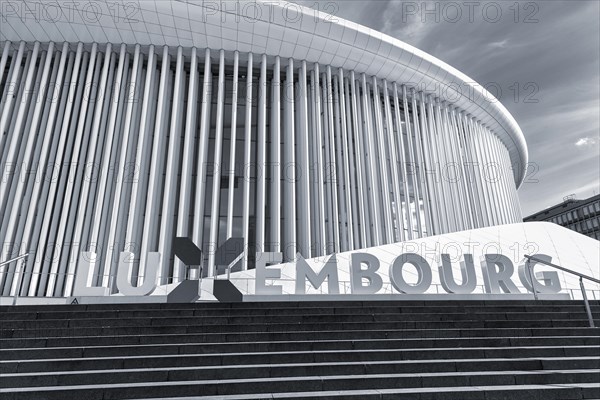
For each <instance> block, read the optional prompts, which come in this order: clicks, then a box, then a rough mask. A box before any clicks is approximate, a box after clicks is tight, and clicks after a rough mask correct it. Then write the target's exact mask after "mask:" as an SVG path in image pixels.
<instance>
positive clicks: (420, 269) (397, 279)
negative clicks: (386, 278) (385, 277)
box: [390, 253, 432, 294]
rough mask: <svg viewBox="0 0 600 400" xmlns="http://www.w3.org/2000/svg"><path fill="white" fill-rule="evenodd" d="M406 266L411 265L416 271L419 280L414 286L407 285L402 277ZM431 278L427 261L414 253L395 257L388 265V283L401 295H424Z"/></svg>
mask: <svg viewBox="0 0 600 400" xmlns="http://www.w3.org/2000/svg"><path fill="white" fill-rule="evenodd" d="M406 264H412V265H414V266H415V268H416V269H417V273H418V275H419V280H418V282H417V283H416V284H415V285H410V284H408V283H407V282H406V281H405V280H404V277H403V276H402V270H403V269H404V265H406ZM431 278H432V277H431V266H430V265H429V263H428V262H427V260H425V259H424V258H423V257H421V256H420V255H418V254H415V253H406V254H402V255H400V256H398V257H396V259H395V260H394V261H393V262H392V264H391V265H390V282H391V283H392V286H393V287H394V288H395V289H396V290H397V291H399V292H401V293H406V294H419V293H425V292H426V291H427V289H429V286H431Z"/></svg>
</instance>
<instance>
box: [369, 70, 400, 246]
mask: <svg viewBox="0 0 600 400" xmlns="http://www.w3.org/2000/svg"><path fill="white" fill-rule="evenodd" d="M373 104H374V106H375V107H374V110H373V111H374V117H375V118H374V119H375V127H376V130H375V135H374V136H375V140H376V141H377V147H378V149H377V152H378V153H379V166H380V167H379V171H380V173H379V175H380V179H379V181H380V182H381V189H380V191H379V193H380V195H381V200H382V203H383V212H384V220H383V223H382V225H383V226H382V233H383V235H382V239H383V244H387V243H392V242H394V240H395V238H394V222H393V221H394V216H393V214H392V197H391V192H392V190H391V188H392V186H391V185H390V180H389V176H388V156H387V152H386V147H387V146H386V145H385V136H386V135H385V132H384V128H383V116H382V110H381V97H380V95H379V84H378V82H377V78H376V77H373Z"/></svg>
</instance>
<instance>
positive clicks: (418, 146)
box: [410, 88, 431, 236]
mask: <svg viewBox="0 0 600 400" xmlns="http://www.w3.org/2000/svg"><path fill="white" fill-rule="evenodd" d="M410 93H411V105H412V113H413V121H414V136H415V137H414V143H413V144H414V147H413V149H414V151H415V160H416V168H415V176H416V177H417V183H418V186H419V193H420V195H421V202H422V209H421V204H417V211H418V213H417V218H418V219H419V221H421V236H424V235H425V231H427V235H428V236H430V235H431V220H430V218H429V201H428V198H429V192H428V190H427V180H426V177H425V162H424V159H423V152H422V131H421V129H422V122H423V116H422V115H420V113H419V109H418V107H417V93H416V92H415V89H414V88H413V89H411V91H410ZM423 222H425V227H423Z"/></svg>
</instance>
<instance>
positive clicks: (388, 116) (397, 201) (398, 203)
mask: <svg viewBox="0 0 600 400" xmlns="http://www.w3.org/2000/svg"><path fill="white" fill-rule="evenodd" d="M383 99H384V106H385V122H386V128H387V135H385V138H384V139H385V141H386V146H387V147H388V148H389V150H390V164H391V165H390V170H391V172H392V185H391V186H390V187H391V188H392V194H393V196H394V205H395V207H394V211H395V212H396V224H397V227H398V237H397V240H399V241H401V242H402V241H404V218H403V214H402V199H401V198H400V192H401V190H402V189H401V186H400V173H399V172H400V171H398V170H399V169H401V168H402V166H401V165H400V162H399V161H398V152H397V147H396V141H395V140H394V127H393V117H392V108H391V104H390V93H389V89H388V82H387V80H384V81H383ZM389 223H390V224H393V222H392V220H390V222H389ZM393 240H394V241H395V240H396V238H395V237H393Z"/></svg>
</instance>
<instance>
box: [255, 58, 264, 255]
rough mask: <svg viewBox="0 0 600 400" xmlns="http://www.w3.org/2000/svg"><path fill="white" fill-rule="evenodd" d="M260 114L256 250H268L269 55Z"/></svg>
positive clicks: (260, 85) (260, 92)
mask: <svg viewBox="0 0 600 400" xmlns="http://www.w3.org/2000/svg"><path fill="white" fill-rule="evenodd" d="M257 100H258V115H257V131H256V144H257V154H256V208H255V210H256V211H255V214H254V215H256V240H255V245H256V252H263V251H266V247H265V226H266V221H265V219H266V212H265V207H266V200H267V132H266V131H267V56H266V55H265V54H263V55H262V57H261V62H260V77H259V80H258V99H257Z"/></svg>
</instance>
